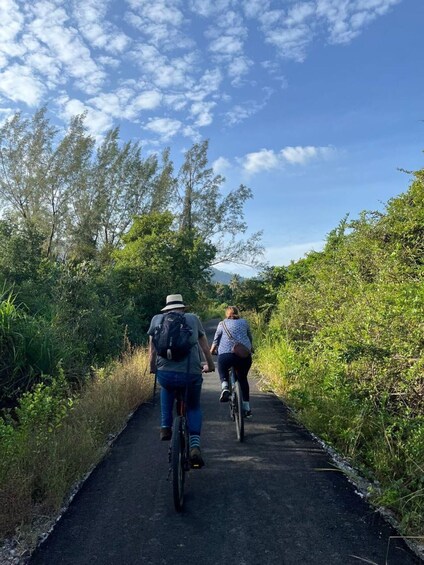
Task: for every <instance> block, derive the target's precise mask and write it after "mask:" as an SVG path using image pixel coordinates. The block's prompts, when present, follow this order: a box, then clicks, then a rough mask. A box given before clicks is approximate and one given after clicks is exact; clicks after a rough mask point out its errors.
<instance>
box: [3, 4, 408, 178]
mask: <svg viewBox="0 0 424 565" xmlns="http://www.w3.org/2000/svg"><path fill="white" fill-rule="evenodd" d="M400 1H401V0H349V1H347V0H290V1H289V2H286V3H281V2H276V1H274V2H272V0H188V2H183V1H182V0H156V1H155V2H152V1H151V0H126V1H125V3H121V4H120V3H119V2H118V0H86V1H85V2H76V1H72V2H65V1H64V0H37V1H34V2H23V1H22V0H0V72H2V74H1V76H2V83H1V85H0V93H1V94H2V95H3V97H4V98H5V99H9V100H12V101H14V102H16V103H17V104H19V103H25V104H27V105H29V106H31V107H34V106H36V105H39V104H41V103H44V102H46V101H48V100H54V99H55V98H57V97H58V96H59V93H58V92H67V93H68V94H67V96H68V103H67V107H71V106H72V104H71V102H70V101H75V100H76V99H77V98H78V99H79V102H80V103H81V104H82V105H83V106H84V107H87V108H89V109H90V120H91V126H92V128H93V130H96V131H101V130H102V128H103V127H104V125H105V124H106V123H111V122H113V121H119V120H133V121H135V122H140V121H141V120H143V123H145V124H147V125H148V127H149V128H150V129H148V131H150V132H152V133H154V132H155V131H157V135H159V136H162V135H163V132H162V128H164V132H165V133H164V135H165V136H170V137H172V136H173V135H175V133H172V132H173V131H175V128H176V131H177V132H178V133H179V134H181V135H188V136H190V137H192V138H193V139H194V138H197V136H199V130H200V128H205V127H207V126H210V125H211V124H212V123H213V121H214V120H215V119H216V118H217V117H220V118H221V119H223V120H224V122H225V125H230V126H233V125H236V124H238V123H240V122H241V121H243V120H246V119H249V118H251V117H252V116H253V115H254V114H256V113H257V112H259V111H260V110H261V109H262V108H263V107H264V106H265V105H266V104H267V101H268V99H269V97H270V95H271V93H272V89H271V86H273V87H274V86H275V84H277V83H278V82H280V83H281V86H282V87H285V86H287V83H286V80H285V78H284V76H283V75H282V72H281V57H283V58H289V59H292V60H296V61H299V62H300V61H303V60H304V59H305V58H306V56H307V54H308V49H309V48H310V45H311V43H312V41H315V40H317V39H318V38H320V39H321V38H324V39H325V40H326V41H327V42H329V43H347V42H349V41H351V40H352V39H353V38H354V37H356V36H357V35H358V34H360V33H361V31H362V30H363V29H364V28H365V26H367V25H369V24H370V22H372V21H373V20H375V19H376V18H377V17H381V16H383V15H384V14H386V13H387V12H388V11H389V10H390V9H391V8H392V7H393V6H395V5H396V4H397V3H399V2H400ZM122 4H124V8H123V6H122ZM280 5H281V8H280V7H279V8H278V9H274V7H273V6H280ZM117 8H119V9H117ZM194 26H196V27H195V28H194ZM258 33H259V38H260V37H261V36H262V41H263V43H264V44H268V45H267V46H266V47H267V50H268V53H266V54H264V52H263V49H262V48H263V45H260V46H259V48H257V47H258V43H257V42H258ZM261 34H262V35H261ZM269 45H271V46H272V47H273V49H269V47H268V46H269ZM273 52H276V53H277V54H278V56H279V57H274V59H273V60H271V55H270V54H271V53H273ZM258 53H260V57H261V58H264V57H267V59H268V60H267V61H265V62H263V61H261V59H258ZM261 65H262V68H266V69H267V70H268V75H267V78H268V80H269V81H270V82H269V84H267V85H265V87H264V88H262V87H261V85H263V84H264V83H263V81H262V78H263V74H262V76H261V77H260V78H261V82H260V81H259V79H258V80H257V81H255V80H253V78H257V77H252V70H254V69H258V68H259V67H260V66H261ZM259 70H260V71H261V68H259ZM271 81H272V82H271ZM245 85H246V86H247V87H248V89H249V90H247V88H246V92H244V91H242V90H241V89H240V87H241V86H245ZM235 88H237V89H238V91H235V90H234V89H235ZM76 90H78V91H79V92H75V91H76ZM218 105H221V106H220V112H219V113H218V112H217V108H218V107H219V106H218ZM159 109H164V110H165V111H167V112H170V114H169V115H166V117H165V115H160V114H159ZM153 111H154V112H155V114H154V118H153V119H152V120H150V121H149V117H152V112H153ZM175 112H177V113H178V114H177V116H175V115H174V114H173V113H175ZM158 119H163V122H162V125H161V122H157V120H158ZM169 120H171V122H170V121H169ZM172 121H173V126H172V125H171V124H172ZM177 123H179V124H181V125H180V126H178V127H176V124H177ZM295 149H296V148H291V150H290V148H286V152H285V154H279V155H277V154H276V158H277V160H278V161H279V162H280V164H281V163H293V162H298V163H300V162H302V159H303V160H305V159H307V158H317V157H322V156H323V154H322V153H321V154H319V155H316V156H314V155H309V154H308V152H307V150H306V149H305V148H303V150H302V151H300V152H299V150H298V151H297V152H296V150H295ZM284 155H285V156H284ZM296 159H297V161H296ZM251 166H252V167H253V168H255V166H256V165H254V164H252V165H251ZM258 166H259V165H258Z"/></svg>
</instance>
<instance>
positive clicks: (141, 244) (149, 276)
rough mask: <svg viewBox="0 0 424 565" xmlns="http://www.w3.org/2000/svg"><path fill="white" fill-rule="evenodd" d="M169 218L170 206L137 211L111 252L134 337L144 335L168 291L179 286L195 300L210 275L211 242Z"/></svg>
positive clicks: (190, 300)
mask: <svg viewBox="0 0 424 565" xmlns="http://www.w3.org/2000/svg"><path fill="white" fill-rule="evenodd" d="M173 222H174V218H173V216H172V214H171V213H170V212H164V213H158V212H157V213H151V214H149V215H144V216H139V217H136V218H135V219H134V223H133V225H132V227H131V229H130V230H129V232H128V234H126V235H125V236H124V237H123V243H124V247H123V248H122V249H119V250H117V251H116V252H115V253H114V260H115V276H116V284H117V287H118V288H119V292H120V293H121V294H120V296H121V300H122V302H121V304H122V306H123V311H124V313H125V314H124V319H125V323H126V324H127V325H128V329H129V337H130V339H131V341H133V342H135V343H137V342H140V340H141V339H143V338H144V336H145V332H146V328H147V325H148V321H149V320H150V318H151V316H152V315H153V314H155V313H157V312H158V311H159V310H160V309H161V307H163V302H164V298H165V296H166V295H168V294H172V293H173V292H181V293H182V294H183V295H184V300H185V302H186V303H187V304H189V305H190V306H193V305H194V304H195V302H196V297H197V293H198V292H199V290H200V289H201V287H202V285H204V284H206V281H207V278H208V267H209V265H210V262H211V260H212V258H213V256H214V254H215V249H214V247H213V246H212V245H210V244H207V243H205V242H204V241H203V239H202V238H201V237H200V236H198V235H196V233H195V231H194V230H191V231H187V230H175V229H173Z"/></svg>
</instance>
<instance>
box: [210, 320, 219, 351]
mask: <svg viewBox="0 0 424 565" xmlns="http://www.w3.org/2000/svg"><path fill="white" fill-rule="evenodd" d="M221 337H222V326H221V322H219V325H218V327H217V329H216V332H215V335H214V338H213V341H212V345H211V347H210V352H211V353H213V354H216V352H217V351H218V345H219V342H220V341H221Z"/></svg>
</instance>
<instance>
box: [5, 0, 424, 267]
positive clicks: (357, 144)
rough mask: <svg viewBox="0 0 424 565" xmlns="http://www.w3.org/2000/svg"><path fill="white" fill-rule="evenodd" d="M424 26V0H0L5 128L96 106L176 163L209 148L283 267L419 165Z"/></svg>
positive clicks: (375, 205) (96, 123)
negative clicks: (42, 111)
mask: <svg viewBox="0 0 424 565" xmlns="http://www.w3.org/2000/svg"><path fill="white" fill-rule="evenodd" d="M423 25H424V2H423V0H309V1H308V0H305V1H297V0H279V1H277V0H237V1H236V0H214V1H212V0H185V1H183V0H181V1H180V0H110V1H108V0H84V2H83V1H76V0H75V1H62V0H42V1H37V0H34V1H32V2H26V1H23V0H1V2H0V120H3V119H6V118H7V117H8V116H9V115H11V114H12V113H14V112H15V111H16V110H22V111H24V112H28V113H32V112H34V111H35V110H36V109H38V108H39V107H40V106H42V105H44V104H46V105H47V106H48V109H49V112H50V116H51V118H52V119H53V120H58V121H63V122H65V123H66V121H67V120H68V119H69V117H70V116H72V115H75V114H77V113H81V112H83V111H86V112H87V121H86V123H87V126H88V128H89V130H90V132H91V133H92V134H93V135H95V136H96V137H97V138H98V139H101V137H102V135H103V134H104V133H105V131H107V130H108V129H110V128H111V127H113V126H115V125H119V126H120V128H121V136H122V138H123V139H125V140H127V139H133V140H140V141H141V144H142V147H143V148H144V151H145V154H146V155H147V154H149V153H150V152H152V151H158V150H160V149H161V148H163V147H168V146H169V147H170V148H171V156H172V159H173V161H174V163H175V164H176V166H177V167H178V166H179V164H180V163H181V159H182V153H183V151H184V150H185V149H188V148H189V147H190V146H191V145H192V144H193V143H194V142H195V141H200V140H202V139H205V138H207V139H209V140H210V151H209V158H210V163H211V164H213V165H214V168H215V170H216V171H217V172H219V173H221V174H223V175H224V176H225V177H226V179H227V182H226V185H225V187H224V189H225V190H228V189H230V188H233V187H236V186H238V185H239V184H240V183H244V184H247V185H248V186H249V187H250V188H251V189H252V190H253V193H254V199H253V200H252V201H250V202H249V203H248V204H247V206H246V220H247V223H248V225H249V232H251V233H253V232H255V231H257V230H263V243H264V245H265V248H266V255H265V257H266V259H267V260H268V261H269V262H270V264H272V265H282V264H288V263H289V261H290V260H296V259H298V258H299V257H302V256H303V255H304V253H306V252H307V251H309V250H311V249H316V250H319V249H320V248H321V247H322V245H323V241H324V240H325V237H326V235H327V234H328V232H329V231H330V230H331V229H333V228H334V227H335V226H336V225H337V224H338V223H339V221H340V220H341V219H342V218H343V217H344V216H345V215H346V214H350V217H352V218H353V217H356V216H357V215H358V213H359V212H360V211H361V210H364V209H367V210H374V209H382V208H383V205H384V203H385V202H387V200H388V199H389V198H391V197H392V196H395V195H397V194H399V193H401V192H403V191H405V190H406V189H407V187H408V185H409V182H410V177H409V176H408V175H405V174H404V173H401V172H399V171H398V170H397V169H398V168H404V169H411V170H414V169H418V168H422V167H423V154H422V151H423V149H424V143H423V138H424V135H423V134H424V122H423V121H422V120H424V96H423V93H424V64H423V53H424V34H423V32H422V29H423ZM220 268H223V269H224V270H229V271H233V272H240V273H241V274H243V275H252V274H254V272H252V271H251V270H249V269H245V268H240V267H234V266H233V267H229V266H226V267H224V266H221V267H220Z"/></svg>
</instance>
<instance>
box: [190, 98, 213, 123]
mask: <svg viewBox="0 0 424 565" xmlns="http://www.w3.org/2000/svg"><path fill="white" fill-rule="evenodd" d="M215 105H216V104H215V102H195V103H194V104H192V105H191V108H190V113H191V115H192V116H193V118H194V120H195V126H197V127H204V126H208V125H209V124H211V123H212V119H213V118H212V114H211V110H212V108H213V107H214V106H215Z"/></svg>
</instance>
